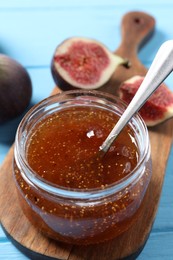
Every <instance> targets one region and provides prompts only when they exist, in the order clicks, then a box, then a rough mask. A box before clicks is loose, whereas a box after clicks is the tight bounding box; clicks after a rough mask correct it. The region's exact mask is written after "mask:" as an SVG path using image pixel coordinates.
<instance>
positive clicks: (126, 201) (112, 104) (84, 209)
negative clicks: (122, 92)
mask: <svg viewBox="0 0 173 260" xmlns="http://www.w3.org/2000/svg"><path fill="white" fill-rule="evenodd" d="M75 106H77V107H79V106H90V107H97V108H98V107H99V109H106V110H107V111H111V112H112V113H115V114H116V115H118V116H121V114H122V113H123V111H124V110H125V108H126V105H125V104H124V103H123V102H122V101H121V100H120V99H118V98H117V97H114V96H113V95H110V94H105V93H101V92H98V91H83V90H77V91H67V92H63V93H61V94H58V95H55V96H51V97H49V98H47V99H45V100H43V101H42V102H40V103H39V104H37V105H36V106H34V107H33V108H32V109H31V110H30V111H29V112H28V113H27V114H26V116H25V117H24V118H23V120H22V122H21V123H20V125H19V127H18V130H17V133H16V139H15V147H14V164H13V169H14V171H13V172H14V179H15V183H16V188H17V192H18V197H19V202H20V204H21V207H22V209H23V212H24V214H25V215H26V216H27V218H28V219H29V220H30V222H31V223H32V224H33V225H34V226H35V227H36V228H38V230H39V231H41V232H42V233H44V234H45V235H47V236H49V237H51V238H53V239H56V240H59V241H63V242H66V243H72V244H93V243H100V242H103V241H106V240H109V239H112V238H115V237H116V236H118V235H120V234H121V233H123V232H125V231H126V230H128V229H129V228H130V227H131V225H133V224H134V223H135V221H136V219H137V218H139V217H140V209H141V206H142V201H143V198H144V195H145V193H146V190H147V187H148V185H149V182H150V178H151V174H152V167H151V157H150V143H149V136H148V131H147V128H146V125H145V123H144V121H143V120H142V118H141V117H140V116H139V115H138V114H136V115H135V116H134V117H133V118H132V120H131V121H130V122H129V124H128V125H129V127H130V128H131V129H132V131H133V133H134V139H135V140H132V141H133V142H136V144H137V147H138V151H139V155H138V156H139V158H138V162H137V165H136V167H135V168H134V169H133V170H132V171H131V172H130V173H129V174H128V175H127V176H126V177H124V178H122V179H121V180H119V181H117V182H115V183H112V184H109V185H107V186H106V187H104V189H103V188H93V189H87V190H84V189H82V190H80V189H76V190H75V189H69V188H68V189H66V188H65V187H60V186H57V185H54V184H53V183H50V182H48V181H46V180H45V179H44V178H42V177H41V176H39V175H38V174H37V172H34V171H33V170H32V168H31V167H30V165H29V163H28V161H27V156H26V150H27V149H26V144H27V142H28V139H29V138H30V137H31V136H30V133H31V130H32V129H33V128H34V127H37V124H38V123H39V122H40V121H41V120H42V119H44V118H46V116H49V117H51V115H53V114H54V113H55V112H57V111H63V109H66V108H67V107H68V108H71V107H75Z"/></svg>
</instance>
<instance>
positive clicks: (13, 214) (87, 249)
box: [0, 12, 173, 260]
mask: <svg viewBox="0 0 173 260" xmlns="http://www.w3.org/2000/svg"><path fill="white" fill-rule="evenodd" d="M154 24H155V21H154V19H153V18H152V17H151V16H149V15H147V14H145V13H141V12H131V13H128V14H126V15H125V16H124V17H123V19H122V42H121V44H120V47H119V48H118V49H117V50H116V51H115V53H116V54H119V55H121V56H122V57H125V58H128V59H129V60H130V62H131V64H132V65H131V67H130V68H129V69H128V68H125V67H123V66H120V67H119V68H118V69H117V70H116V71H115V74H114V75H113V77H112V78H111V80H110V81H109V82H108V83H107V84H105V86H104V87H103V88H102V89H101V90H102V91H107V92H110V93H114V94H115V93H116V92H117V90H118V87H119V85H120V83H121V82H122V81H124V80H126V79H127V78H129V77H131V76H133V75H136V74H138V75H145V73H146V68H144V66H143V65H142V64H141V63H140V61H139V60H138V58H137V51H138V48H139V46H140V44H141V43H142V42H143V41H144V40H145V39H146V37H148V36H149V35H150V34H151V33H152V31H153V29H154ZM58 92H59V90H58V88H55V89H54V90H53V93H52V94H56V93H58ZM149 135H150V142H151V149H152V161H153V175H152V179H151V182H150V185H149V188H148V190H147V193H146V196H145V199H144V201H143V204H142V214H141V217H140V218H139V219H138V221H136V223H135V225H134V226H132V227H131V228H130V229H129V230H128V231H127V232H126V233H124V234H122V235H121V236H119V237H118V238H116V239H114V240H111V241H109V242H107V243H103V244H100V245H91V246H73V245H66V244H62V243H60V242H55V241H53V240H51V239H48V238H46V237H45V236H43V235H42V234H41V233H39V232H38V231H37V229H36V228H34V227H33V226H32V225H31V224H30V223H29V221H28V220H27V219H26V217H25V216H24V215H23V212H22V210H21V208H20V206H19V204H18V200H17V194H16V190H15V185H14V182H13V176H12V160H13V147H12V148H11V149H10V151H9V153H8V155H7V157H6V159H5V161H4V163H3V165H2V167H1V169H0V218H1V223H2V227H3V228H4V230H5V232H6V234H7V235H8V236H9V237H10V239H11V240H12V242H13V243H14V244H15V245H16V246H17V247H18V248H19V249H20V250H21V251H23V252H24V253H25V254H27V255H28V256H29V257H30V258H32V259H47V258H52V259H68V260H81V259H86V260H96V259H99V260H113V259H126V258H128V259H134V258H135V257H136V256H137V255H138V254H139V252H140V250H142V248H143V246H144V245H145V242H146V240H147V238H148V236H149V233H150V231H151V228H152V225H153V222H154V219H155V215H156V212H157V208H158V203H159V199H160V194H161V190H162V185H163V181H164V174H165V168H166V163H167V159H168V156H169V151H170V147H171V143H172V136H173V121H172V120H170V121H167V122H164V123H163V124H160V125H158V126H156V127H154V128H152V129H150V130H149Z"/></svg>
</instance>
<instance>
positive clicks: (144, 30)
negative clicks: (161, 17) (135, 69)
mask: <svg viewBox="0 0 173 260" xmlns="http://www.w3.org/2000/svg"><path fill="white" fill-rule="evenodd" d="M154 27H155V19H154V18H153V17H152V16H150V15H148V14H146V13H143V12H129V13H127V14H126V15H124V17H123V19H122V23H121V33H122V42H121V44H120V46H119V48H118V49H117V50H116V54H119V55H120V56H124V55H125V56H126V58H129V59H130V58H131V57H134V56H136V55H137V51H138V48H139V46H140V45H141V43H142V42H143V41H144V40H145V39H146V38H147V37H148V36H150V35H151V33H152V32H153V31H154Z"/></svg>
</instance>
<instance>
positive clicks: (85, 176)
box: [14, 106, 151, 244]
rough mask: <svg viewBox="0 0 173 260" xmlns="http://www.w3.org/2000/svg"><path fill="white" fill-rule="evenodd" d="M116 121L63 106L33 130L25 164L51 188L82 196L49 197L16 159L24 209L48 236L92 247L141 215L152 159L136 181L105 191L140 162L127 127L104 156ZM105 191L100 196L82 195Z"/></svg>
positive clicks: (103, 114)
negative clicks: (102, 150)
mask: <svg viewBox="0 0 173 260" xmlns="http://www.w3.org/2000/svg"><path fill="white" fill-rule="evenodd" d="M117 120H118V116H117V115H116V114H115V113H113V112H111V111H108V110H106V109H101V108H99V107H92V106H85V107H84V106H76V107H71V108H65V109H62V110H60V111H58V112H55V113H53V114H51V115H48V116H46V117H44V118H43V119H42V120H41V121H39V123H37V124H36V125H35V126H34V127H33V128H32V131H30V133H29V136H28V139H27V142H26V155H25V156H26V161H27V163H28V165H29V167H30V168H31V169H32V171H33V172H34V173H35V174H36V175H37V176H39V177H40V178H41V179H42V180H43V181H45V182H48V183H49V185H51V184H52V185H56V187H58V188H61V189H63V190H64V191H78V192H79V194H80V192H81V196H79V197H78V198H73V197H69V198H68V197H66V196H64V197H63V196H58V195H57V194H56V195H55V194H49V193H48V192H46V191H43V190H42V189H38V188H37V187H35V186H34V185H31V184H30V183H28V182H27V181H26V180H25V179H24V178H23V177H22V175H21V171H20V170H19V167H18V166H17V164H16V163H15V161H14V175H15V180H16V184H17V187H18V189H17V190H18V194H19V198H20V202H21V205H22V208H23V210H24V212H25V214H26V216H27V217H28V218H29V220H30V221H31V222H32V224H34V225H35V226H36V227H37V228H38V229H39V230H40V231H41V232H43V233H44V234H46V235H48V236H50V237H52V238H54V239H57V240H60V241H63V242H67V243H74V244H91V243H96V242H97V243H99V242H103V241H105V240H108V239H112V238H114V237H116V236H118V235H119V234H121V233H122V232H124V231H125V230H127V229H128V228H129V227H130V226H131V225H132V224H133V223H134V222H135V220H136V219H137V217H139V215H140V207H141V202H142V200H143V197H144V194H145V191H146V189H147V186H148V183H149V180H150V176H151V162H150V159H148V160H147V161H145V162H144V164H143V167H142V168H141V172H142V173H141V174H139V175H138V178H137V179H135V180H134V181H133V182H130V183H127V184H126V185H123V186H122V188H121V189H120V188H119V189H117V190H116V189H115V191H114V192H113V193H109V194H108V193H107V190H108V189H110V187H113V186H116V185H117V184H118V183H120V182H123V181H124V179H125V178H128V177H129V176H130V174H131V172H132V171H134V172H135V169H136V168H135V167H136V166H137V164H138V161H139V158H140V150H139V147H138V142H137V140H136V136H135V133H134V130H133V129H132V128H131V127H130V126H126V127H125V128H124V129H123V131H122V132H121V134H120V135H119V136H118V138H117V139H116V140H115V142H114V143H113V145H112V146H111V148H110V150H109V151H108V153H107V154H106V155H105V156H104V157H100V156H99V152H98V151H99V147H100V145H101V144H102V142H103V141H104V140H105V139H106V137H107V135H108V134H109V132H110V131H111V130H112V128H113V126H114V125H115V123H116V122H117ZM97 191H98V194H99V192H100V191H105V195H104V196H103V194H102V196H100V197H98V196H97V197H96V198H94V197H92V196H91V197H89V196H88V197H87V198H86V197H85V198H83V197H82V192H91V193H92V192H97Z"/></svg>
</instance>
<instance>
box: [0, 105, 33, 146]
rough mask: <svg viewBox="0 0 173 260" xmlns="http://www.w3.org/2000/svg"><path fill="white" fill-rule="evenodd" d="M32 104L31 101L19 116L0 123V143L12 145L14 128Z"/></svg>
mask: <svg viewBox="0 0 173 260" xmlns="http://www.w3.org/2000/svg"><path fill="white" fill-rule="evenodd" d="M33 105H34V104H33V103H31V104H30V105H29V107H28V108H27V109H26V110H25V112H24V113H22V114H21V115H20V116H18V117H16V118H14V119H12V120H10V121H7V122H5V123H3V124H0V143H3V144H8V145H12V144H13V142H14V139H15V134H16V130H17V128H18V125H19V123H20V121H21V120H22V118H23V117H24V115H25V114H26V112H27V111H28V110H29V109H30V108H31V107H32V106H33Z"/></svg>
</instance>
